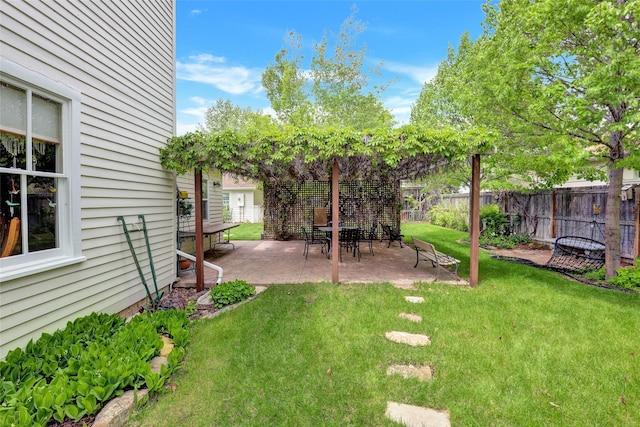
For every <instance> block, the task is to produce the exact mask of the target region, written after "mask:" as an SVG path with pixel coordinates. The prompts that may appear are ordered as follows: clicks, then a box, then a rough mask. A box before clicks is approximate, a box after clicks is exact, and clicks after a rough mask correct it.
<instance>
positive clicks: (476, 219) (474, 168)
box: [469, 154, 480, 286]
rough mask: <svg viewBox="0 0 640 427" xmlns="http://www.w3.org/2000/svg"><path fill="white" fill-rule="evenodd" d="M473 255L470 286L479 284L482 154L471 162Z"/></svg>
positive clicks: (471, 235)
mask: <svg viewBox="0 0 640 427" xmlns="http://www.w3.org/2000/svg"><path fill="white" fill-rule="evenodd" d="M470 223H471V233H470V239H471V255H470V260H469V284H470V285H471V286H476V285H477V284H478V270H479V255H480V154H474V155H473V158H472V160H471V218H470Z"/></svg>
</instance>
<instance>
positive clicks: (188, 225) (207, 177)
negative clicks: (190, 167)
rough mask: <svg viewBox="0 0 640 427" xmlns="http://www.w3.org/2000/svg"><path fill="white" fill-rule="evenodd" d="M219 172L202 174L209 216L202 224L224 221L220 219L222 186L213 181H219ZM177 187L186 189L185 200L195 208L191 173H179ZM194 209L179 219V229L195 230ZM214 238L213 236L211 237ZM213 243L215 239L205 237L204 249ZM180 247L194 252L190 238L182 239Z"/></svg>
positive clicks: (193, 182)
mask: <svg viewBox="0 0 640 427" xmlns="http://www.w3.org/2000/svg"><path fill="white" fill-rule="evenodd" d="M220 178H221V177H220V173H219V172H210V173H207V174H203V177H202V179H203V185H205V184H204V183H205V181H206V182H207V187H208V191H207V193H208V196H209V197H208V200H209V218H208V219H206V220H203V225H205V226H206V225H214V224H222V223H223V222H224V221H223V219H222V188H221V186H220V185H214V183H218V184H219V183H220ZM177 184H178V189H179V190H180V191H186V192H187V193H188V195H189V197H188V198H187V199H186V201H187V202H189V203H191V204H192V205H193V207H194V209H195V193H196V192H195V181H194V177H193V175H181V176H178V177H177ZM195 215H196V214H195V210H192V213H191V216H190V217H189V218H184V217H181V218H180V219H179V223H177V224H178V226H179V229H180V231H186V232H195V230H196V223H195V218H196V216H195ZM212 239H214V237H212ZM214 243H215V240H211V239H205V240H204V250H205V251H207V250H209V249H211V245H212V244H214ZM180 246H181V249H182V250H183V251H185V252H188V253H194V252H195V247H194V244H193V242H192V241H191V239H186V240H183V241H182V242H181V244H180Z"/></svg>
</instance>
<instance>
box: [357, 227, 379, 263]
mask: <svg viewBox="0 0 640 427" xmlns="http://www.w3.org/2000/svg"><path fill="white" fill-rule="evenodd" d="M377 238H378V223H377V222H374V223H373V225H372V226H371V229H370V230H369V232H367V231H365V230H360V243H367V244H368V245H369V253H370V254H371V255H375V254H374V253H373V241H374V240H377Z"/></svg>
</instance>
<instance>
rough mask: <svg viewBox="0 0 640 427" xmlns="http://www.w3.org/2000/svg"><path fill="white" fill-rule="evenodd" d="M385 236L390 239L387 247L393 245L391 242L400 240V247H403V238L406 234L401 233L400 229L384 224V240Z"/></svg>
mask: <svg viewBox="0 0 640 427" xmlns="http://www.w3.org/2000/svg"><path fill="white" fill-rule="evenodd" d="M385 236H387V238H388V239H389V244H388V245H387V247H391V243H393V242H399V243H400V247H402V238H403V237H404V234H400V230H395V229H393V228H391V227H390V226H389V225H388V224H382V240H384V239H385Z"/></svg>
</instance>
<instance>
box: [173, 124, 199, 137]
mask: <svg viewBox="0 0 640 427" xmlns="http://www.w3.org/2000/svg"><path fill="white" fill-rule="evenodd" d="M196 129H198V123H180V122H178V123H176V136H181V135H184V134H185V133H187V132H193V131H195V130H196Z"/></svg>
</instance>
